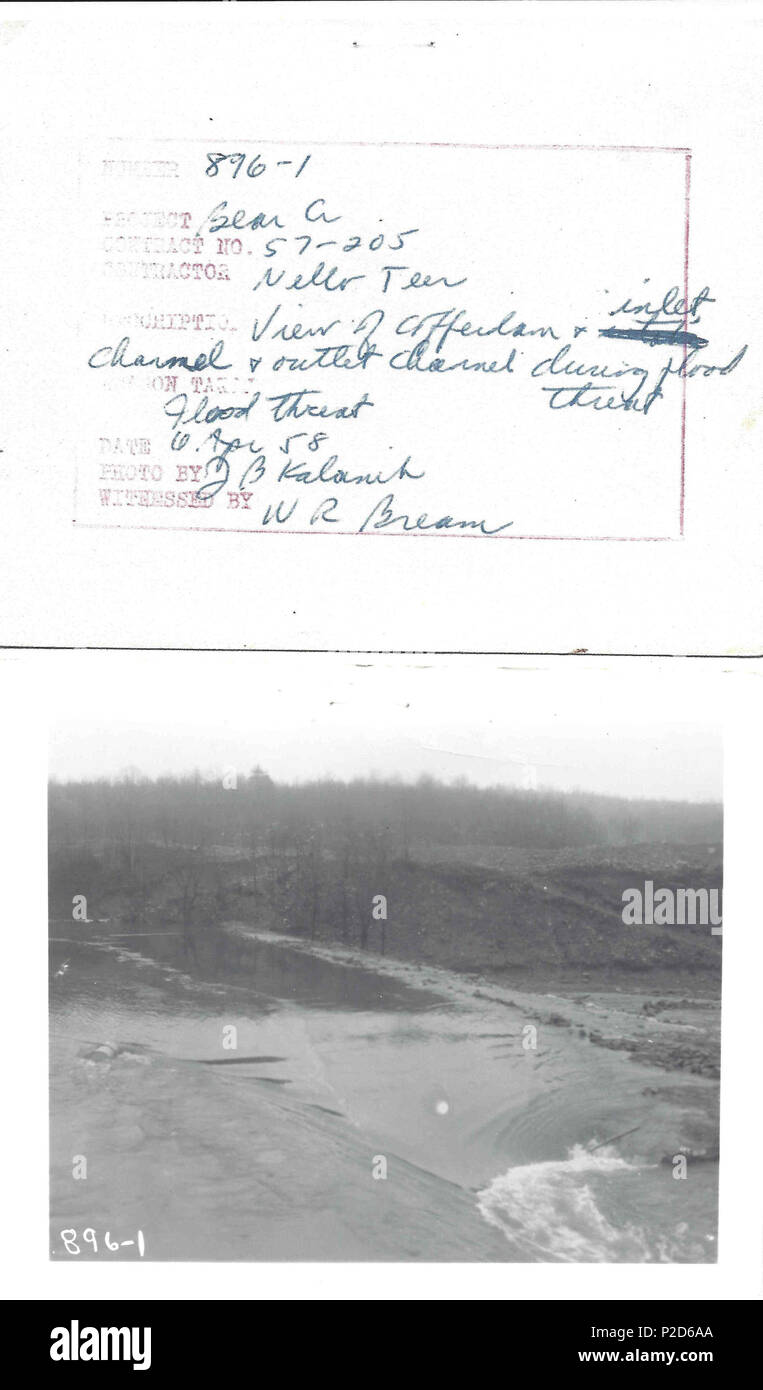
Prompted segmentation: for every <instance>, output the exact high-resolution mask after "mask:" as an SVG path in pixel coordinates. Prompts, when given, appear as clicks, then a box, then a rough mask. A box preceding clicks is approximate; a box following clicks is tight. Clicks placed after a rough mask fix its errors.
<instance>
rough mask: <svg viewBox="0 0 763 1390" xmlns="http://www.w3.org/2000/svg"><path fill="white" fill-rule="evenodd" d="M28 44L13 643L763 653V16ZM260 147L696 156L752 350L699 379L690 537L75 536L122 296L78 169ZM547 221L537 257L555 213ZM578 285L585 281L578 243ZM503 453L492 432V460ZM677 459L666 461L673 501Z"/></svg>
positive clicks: (36, 33)
mask: <svg viewBox="0 0 763 1390" xmlns="http://www.w3.org/2000/svg"><path fill="white" fill-rule="evenodd" d="M1 37H2V40H3V42H2V44H1V45H0V64H1V65H2V67H1V71H2V82H1V83H0V87H1V88H2V97H1V100H2V119H3V127H4V141H3V153H2V177H3V182H4V204H5V207H4V225H5V236H4V249H5V266H4V270H5V285H4V290H3V295H4V298H5V299H6V300H7V307H6V311H5V313H4V316H3V319H4V348H5V354H4V360H5V366H4V373H3V386H4V390H3V436H4V438H3V442H2V445H1V446H0V447H2V449H3V452H2V454H0V468H1V470H2V481H3V507H2V510H1V513H0V541H1V543H2V561H0V563H1V564H2V576H1V577H2V584H1V585H0V594H2V600H1V602H2V608H1V609H0V638H2V640H3V641H4V642H7V643H11V644H16V643H32V644H40V645H112V646H152V645H158V646H183V647H198V646H205V647H220V646H222V647H242V646H247V647H260V648H265V647H267V648H309V649H313V648H343V649H351V650H380V649H383V650H388V649H389V650H419V649H430V650H431V649H438V650H447V651H457V650H486V651H569V650H573V649H577V648H586V649H587V650H588V651H592V652H625V653H629V652H640V653H648V652H700V653H701V652H713V653H727V654H733V653H736V652H751V651H758V650H759V648H760V561H759V550H760V484H759V478H760V445H759V436H760V430H761V427H762V425H763V400H762V399H761V393H760V384H759V382H760V373H759V367H758V357H757V354H758V353H759V346H758V345H759V329H758V324H759V322H760V320H761V307H763V306H762V305H761V282H760V276H759V273H758V246H759V236H758V228H759V226H760V220H761V212H762V211H763V209H762V208H761V174H760V168H761V164H760V158H759V137H760V114H761V87H760V81H759V72H760V50H761V7H760V5H759V4H757V3H753V4H733V3H724V4H709V5H702V4H696V5H691V6H687V5H683V4H681V5H679V4H675V5H674V4H661V3H655V4H640V3H634V4H627V5H624V4H607V3H602V4H576V3H566V4H560V5H556V4H553V3H552V4H544V5H502V4H495V5H492V4H491V5H480V4H470V5H460V4H454V5H448V4H442V5H430V4H427V5H415V4H396V5H349V4H347V5H343V4H340V5H320V4H312V5H308V6H302V5H300V4H291V5H286V6H282V5H264V6H260V5H247V6H232V5H231V6H229V5H225V6H222V5H193V4H178V5H163V4H158V5H138V4H132V5H119V4H109V5H99V4H93V5H88V6H80V5H54V6H49V5H45V4H40V5H7V6H6V7H5V10H4V19H3V28H2V31H1ZM247 134H249V135H250V136H251V137H252V138H254V137H255V136H256V135H260V136H263V137H265V138H269V139H278V140H285V141H289V140H293V141H302V142H304V141H305V140H306V139H309V138H312V139H314V140H325V141H342V140H348V139H350V140H368V141H379V140H386V141H395V140H403V141H408V140H411V139H415V140H420V141H424V142H426V141H453V142H460V143H463V142H466V143H469V142H477V143H479V142H486V143H491V144H492V143H502V142H506V143H529V144H545V143H560V142H562V143H568V144H577V143H583V144H590V143H594V144H607V145H620V144H627V145H633V144H639V145H642V144H643V145H670V146H688V147H691V149H692V150H693V175H692V197H691V208H692V215H691V249H690V291H691V292H696V291H697V290H698V289H701V288H702V286H703V285H705V284H708V285H710V286H711V288H712V290H713V294H714V296H715V298H716V301H717V302H716V305H715V306H713V314H714V318H713V323H714V324H715V323H718V324H722V337H723V340H724V343H726V342H729V343H734V344H736V343H737V342H738V343H739V344H741V343H744V342H749V344H750V348H749V350H748V354H747V357H746V359H745V361H744V362H743V363H742V365H741V366H740V368H739V369H738V371H737V372H736V373H735V374H734V375H732V376H730V377H728V378H726V379H724V380H723V381H722V382H719V381H717V380H712V381H708V382H692V383H690V384H689V389H688V400H687V444H686V448H687V457H686V536H685V539H684V540H683V541H682V542H676V543H669V544H668V543H665V544H660V545H655V544H650V543H646V542H644V543H637V544H631V543H629V544H622V543H617V544H615V543H612V544H610V543H602V542H595V543H579V542H573V541H567V540H565V541H563V542H550V541H543V542H540V541H537V542H535V541H533V542H506V543H503V542H498V541H484V542H483V541H480V540H474V539H472V540H471V541H470V542H469V543H468V544H467V543H466V542H464V541H460V540H457V539H456V538H454V537H442V538H437V537H435V538H430V539H427V540H426V542H425V541H424V540H423V539H418V540H412V539H411V538H410V537H401V538H396V537H392V536H389V535H384V536H383V538H381V539H378V540H377V541H376V543H373V544H371V543H370V542H369V543H366V544H364V543H363V539H362V538H358V537H352V536H351V537H337V536H317V535H310V536H308V537H299V536H294V537H289V536H283V535H281V536H278V537H275V538H274V537H268V536H257V535H247V534H245V535H237V536H229V535H217V534H215V535H202V534H198V533H185V532H183V533H178V534H168V533H166V532H164V531H143V532H132V531H100V530H85V529H82V528H75V527H74V526H73V524H72V519H73V492H72V477H73V472H74V467H75V463H76V461H77V455H78V453H79V452H80V451H81V449H82V441H83V440H84V441H85V442H86V444H87V440H88V437H89V436H90V435H91V434H92V424H93V422H92V421H91V419H90V410H91V405H90V404H89V402H88V398H87V396H86V395H83V392H82V389H81V382H80V377H81V373H80V366H79V363H80V357H81V322H80V320H81V317H82V314H83V313H84V312H85V310H87V312H91V311H92V309H93V307H95V309H96V311H97V308H98V305H97V304H96V305H95V306H93V304H92V302H91V301H92V299H93V298H95V297H96V295H97V276H96V275H95V273H93V275H92V276H91V275H90V266H89V263H88V260H87V254H86V247H87V245H88V238H87V235H86V232H85V229H84V227H83V208H82V206H81V205H80V203H79V201H78V193H77V175H76V171H77V165H78V161H79V158H80V156H81V155H85V156H87V155H88V154H89V153H91V152H92V151H93V149H94V148H95V146H96V145H97V143H98V142H99V141H101V140H102V138H103V137H104V136H121V137H126V136H129V137H130V138H134V139H136V140H138V141H145V140H147V139H152V138H155V137H162V138H169V137H174V138H181V139H191V138H200V139H202V140H204V141H206V140H207V139H208V138H210V137H211V136H213V137H214V139H213V143H214V145H215V146H218V147H219V145H220V142H223V147H225V143H227V142H229V141H234V142H237V141H240V140H242V138H244V137H245V136H247ZM591 157H592V158H593V156H591ZM665 158H667V156H665ZM415 191H416V190H415V189H413V190H409V195H410V196H413V194H414V193H415ZM500 197H501V193H500V191H499V190H497V191H496V205H499V203H500ZM511 211H512V210H511V209H510V208H507V215H508V213H509V212H511ZM599 211H600V212H602V214H604V213H606V211H607V210H606V208H600V209H599ZM596 212H597V208H596V207H595V206H594V207H592V233H591V235H592V236H595V235H596V232H595V214H596ZM679 214H680V206H679V207H678V208H677V209H676V215H679ZM513 216H516V209H514V210H513ZM655 216H657V213H656V214H655ZM605 221H606V218H605ZM521 230H522V244H523V247H525V248H526V247H527V246H528V245H529V246H531V245H532V237H533V227H532V218H530V221H529V225H528V222H527V220H526V221H525V223H524V224H523V226H522V229H521ZM675 234H676V235H679V236H680V225H679V226H677V227H676V229H675ZM93 270H94V268H93ZM568 272H569V278H570V283H571V284H572V283H574V277H575V248H574V246H571V247H570V254H569V266H568ZM644 273H646V272H644V271H642V269H641V267H640V266H634V276H636V275H643V274H644ZM81 285H84V292H83V293H84V297H85V298H86V300H87V301H88V302H86V303H82V302H81V301H82V298H83V295H82V294H81V293H80V286H81ZM107 341H108V339H107ZM724 360H725V359H724ZM99 384H100V383H99ZM650 418H651V417H650ZM656 419H657V416H656V415H655V420H656ZM661 419H662V421H663V422H666V421H667V419H668V417H667V415H665V416H663V417H661ZM639 423H648V422H639ZM660 432H661V433H663V431H662V429H661V431H660ZM493 442H494V426H492V425H491V426H489V427H488V428H487V429H486V430H485V431H481V430H480V426H479V422H476V423H475V425H474V427H473V429H472V430H471V432H470V435H469V448H471V449H473V450H474V451H477V452H478V451H479V450H480V449H482V448H483V447H489V446H491V445H492V444H493ZM677 446H678V441H676V442H675V447H676V449H677ZM664 447H665V441H664V439H661V441H660V448H661V449H662V448H664ZM668 453H669V455H670V458H671V459H672V458H673V454H672V453H671V452H670V451H667V452H666V457H667V456H668ZM657 462H658V463H659V466H660V469H661V467H662V461H661V458H660V459H658V460H657ZM671 467H673V465H672V463H671ZM654 469H655V456H654V454H653V453H652V452H651V450H650V452H649V454H648V457H647V456H645V459H644V479H645V486H647V487H648V486H649V480H650V478H651V479H652V480H653V479H654ZM658 472H659V470H658ZM581 476H582V483H581V490H582V496H583V498H584V499H586V498H587V501H588V503H589V504H593V501H594V499H593V498H592V497H591V496H590V495H589V494H588V493H587V492H586V481H585V474H582V475H581ZM660 476H662V475H661V473H660ZM549 489H553V469H552V470H551V474H550V481H549ZM631 490H632V484H631ZM518 493H519V496H520V500H521V488H520V487H519V485H518ZM545 500H546V502H547V505H548V506H549V507H550V508H551V509H552V510H555V511H556V512H557V513H558V511H559V510H560V509H562V510H563V506H562V501H561V500H559V499H556V498H548V499H545ZM628 500H629V502H632V503H633V507H634V511H635V512H643V510H644V506H643V498H637V497H635V496H634V497H632V498H630V499H628ZM657 500H658V507H657V510H658V511H659V512H660V513H662V511H663V501H664V499H657ZM557 502H558V505H557ZM576 510H579V509H576ZM593 511H594V512H595V506H594V507H593ZM637 519H638V520H643V516H642V515H639V516H638V517H637ZM660 519H661V520H662V516H660ZM569 520H570V525H569V527H568V528H566V529H569V530H572V531H574V532H575V533H577V531H578V529H579V523H578V518H577V516H576V517H574V518H572V517H570V518H569ZM594 520H597V518H596V517H594ZM573 521H574V525H573V524H572V522H573ZM594 529H595V528H594ZM636 529H638V528H636Z"/></svg>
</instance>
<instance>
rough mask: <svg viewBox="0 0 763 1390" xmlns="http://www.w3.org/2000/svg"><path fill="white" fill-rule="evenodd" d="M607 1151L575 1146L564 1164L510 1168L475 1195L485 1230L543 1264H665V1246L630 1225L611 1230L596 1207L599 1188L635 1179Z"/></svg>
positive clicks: (610, 1150)
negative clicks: (521, 1245)
mask: <svg viewBox="0 0 763 1390" xmlns="http://www.w3.org/2000/svg"><path fill="white" fill-rule="evenodd" d="M638 1172H639V1168H638V1166H637V1165H635V1164H632V1163H628V1162H627V1161H626V1160H625V1159H624V1158H621V1157H620V1156H619V1154H617V1153H616V1152H615V1150H614V1149H613V1148H602V1149H599V1150H597V1151H596V1152H595V1153H591V1152H590V1151H589V1150H588V1149H585V1148H583V1147H582V1145H579V1144H576V1145H575V1147H574V1148H572V1149H570V1150H569V1152H568V1154H567V1157H566V1158H564V1159H556V1160H551V1161H548V1162H545V1163H528V1164H523V1165H522V1166H521V1167H517V1168H510V1169H509V1171H508V1172H507V1173H503V1174H501V1175H500V1176H499V1177H497V1178H494V1180H493V1181H492V1182H491V1183H490V1184H489V1185H488V1186H487V1187H485V1188H483V1189H482V1191H480V1192H478V1193H477V1206H478V1208H479V1211H480V1213H481V1215H482V1216H483V1217H484V1219H485V1220H486V1221H488V1222H489V1223H490V1225H491V1226H497V1227H498V1229H499V1230H500V1231H503V1233H504V1235H505V1236H506V1237H507V1239H509V1240H511V1241H512V1242H513V1243H517V1242H519V1243H522V1242H524V1243H525V1244H526V1245H527V1246H528V1247H529V1248H530V1249H531V1250H532V1252H533V1253H534V1254H536V1255H537V1254H542V1255H543V1257H544V1258H545V1259H551V1260H561V1261H570V1262H576V1263H589V1262H598V1261H601V1260H606V1261H610V1262H611V1261H633V1262H641V1261H645V1260H657V1261H662V1260H667V1259H670V1258H672V1256H671V1254H670V1253H669V1251H668V1249H667V1245H666V1242H664V1241H661V1240H658V1241H653V1240H650V1239H649V1238H648V1237H647V1235H646V1233H645V1232H644V1231H643V1229H642V1228H641V1227H639V1226H637V1225H635V1224H633V1223H628V1224H626V1225H624V1226H614V1225H613V1224H612V1222H611V1221H609V1219H608V1218H607V1217H606V1216H605V1214H604V1212H603V1211H602V1210H601V1209H600V1207H599V1205H598V1202H597V1192H596V1191H595V1188H596V1187H597V1186H600V1185H601V1183H602V1182H606V1181H607V1180H609V1179H612V1178H614V1179H615V1180H616V1179H617V1178H618V1177H626V1176H627V1175H628V1174H634V1175H635V1174H638Z"/></svg>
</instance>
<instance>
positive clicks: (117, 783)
mask: <svg viewBox="0 0 763 1390" xmlns="http://www.w3.org/2000/svg"><path fill="white" fill-rule="evenodd" d="M115 663H118V664H115ZM624 689H625V696H624V693H623V692H624ZM722 891H723V812H722V748H721V738H720V730H719V728H718V726H717V724H716V723H714V722H713V721H712V719H710V718H707V719H704V720H703V718H702V716H700V717H699V718H698V717H697V716H696V715H692V713H691V712H690V713H689V714H688V715H685V714H682V713H681V711H680V709H679V708H678V705H677V702H676V700H675V699H673V701H672V703H671V700H670V699H666V692H665V687H664V685H663V686H660V684H659V682H657V681H654V680H653V681H651V682H647V683H646V687H645V686H644V685H643V684H641V683H639V685H638V689H637V690H636V691H635V692H633V694H632V698H630V700H629V699H628V698H627V685H625V683H624V682H622V681H621V682H618V683H617V684H616V685H615V684H613V682H612V680H611V679H609V678H608V677H607V675H606V673H603V672H601V673H600V672H596V671H592V672H590V673H589V674H588V675H587V677H586V678H585V679H583V680H580V681H575V680H574V679H573V675H572V673H570V674H569V676H568V678H567V679H566V680H565V682H564V683H560V682H559V681H558V679H557V670H556V669H554V668H551V669H548V670H545V671H544V670H533V669H532V668H531V667H527V668H525V669H523V668H522V667H521V665H520V664H519V663H517V664H516V666H515V668H514V669H512V668H511V667H510V666H508V665H507V664H506V663H504V664H503V665H502V666H501V667H499V666H498V665H496V663H494V662H490V661H487V660H485V661H482V662H479V661H475V662H472V663H463V662H461V663H459V662H457V661H456V662H451V663H444V662H440V663H437V662H432V661H428V662H427V661H421V662H419V663H418V664H417V663H415V662H413V661H411V660H409V661H407V662H404V663H398V664H395V663H393V662H392V661H390V660H388V661H385V660H384V659H379V660H377V661H373V660H370V659H368V660H361V659H360V658H358V659H356V660H355V661H352V660H351V659H349V658H348V659H340V658H336V659H333V660H327V659H323V660H321V659H320V658H303V657H300V656H296V655H295V656H291V657H289V658H280V659H278V658H272V657H271V658H267V657H260V656H254V655H237V656H234V657H231V656H225V655H219V654H206V655H190V656H184V655H176V656H174V657H170V656H162V655H161V654H154V655H153V656H152V657H150V658H149V657H147V656H145V655H142V656H140V657H134V656H132V657H131V656H127V655H125V656H123V657H121V658H109V659H108V660H107V659H104V661H103V662H102V663H101V665H100V666H99V667H97V668H95V671H93V670H92V669H91V671H90V676H89V679H88V681H87V686H86V689H84V690H81V691H80V692H79V693H78V694H77V695H76V697H69V699H68V704H67V709H66V710H62V712H61V716H60V717H59V719H58V720H57V721H56V722H54V727H53V729H52V733H51V747H50V785H49V916H50V922H49V937H50V1065H51V1075H50V1088H51V1089H50V1095H51V1233H50V1239H51V1257H52V1258H53V1260H55V1261H64V1262H66V1261H68V1262H72V1261H74V1260H76V1261H78V1262H81V1261H86V1260H99V1261H106V1262H114V1261H117V1260H145V1261H150V1260H173V1261H193V1260H221V1261H233V1260H238V1261H311V1260H312V1261H395V1262H409V1261H422V1262H433V1261H444V1262H454V1261H458V1262H482V1261H494V1262H496V1261H497V1262H501V1261H503V1262H514V1263H516V1262H520V1263H544V1262H548V1263H572V1264H577V1263H579V1264H589V1263H625V1264H634V1263H649V1262H654V1263H663V1264H664V1263H694V1264H697V1263H709V1262H713V1261H715V1259H716V1255H717V1207H718V1171H719V1119H718V1114H719V1076H720V1025H721V1014H720V986H721V949H722V931H723V927H722Z"/></svg>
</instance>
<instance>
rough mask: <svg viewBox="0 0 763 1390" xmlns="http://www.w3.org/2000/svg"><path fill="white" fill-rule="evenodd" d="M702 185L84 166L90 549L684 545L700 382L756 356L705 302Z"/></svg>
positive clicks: (462, 170)
mask: <svg viewBox="0 0 763 1390" xmlns="http://www.w3.org/2000/svg"><path fill="white" fill-rule="evenodd" d="M689 176H690V159H689V156H688V154H687V152H685V151H683V150H680V149H664V148H643V149H642V148H611V147H601V148H600V147H595V146H591V147H574V146H569V147H568V146H539V147H528V146H485V147H481V146H478V147H475V146H459V145H436V144H416V143H411V144H399V143H395V144H369V143H356V144H351V143H350V144H329V143H316V144H310V143H309V142H306V143H303V144H299V145H291V144H281V143H275V142H270V141H268V140H264V139H262V138H261V137H258V136H251V137H250V138H247V139H241V140H240V141H238V142H234V143H230V142H227V143H222V142H221V143H219V144H217V143H215V142H210V143H209V144H208V145H207V144H204V143H203V142H200V141H198V140H188V141H182V140H180V141H174V140H172V141H152V142H141V143H140V144H139V145H137V144H134V143H133V142H130V141H124V140H118V141H112V142H110V143H108V145H106V146H103V147H102V148H99V149H96V150H94V151H93V152H92V153H91V154H90V155H87V156H85V155H83V158H82V161H81V166H80V193H79V196H80V199H81V201H82V204H83V206H84V207H86V209H87V217H86V222H87V227H88V231H89V237H90V247H91V250H90V255H89V258H88V265H89V284H88V292H87V296H86V302H85V305H84V308H83V316H82V329H81V342H82V358H81V372H82V374H83V376H85V375H86V376H87V377H88V380H87V381H86V383H85V388H86V389H87V391H88V399H89V401H90V411H89V418H88V421H87V427H86V429H85V431H84V432H83V433H82V435H81V437H80V440H79V445H78V459H77V477H76V503H75V520H76V522H77V524H79V525H90V526H99V527H103V526H106V527H143V528H146V527H148V528H157V527H161V528H167V527H172V528H176V527H180V528H194V529H199V530H201V529H204V530H212V531H221V530H224V531H228V530H231V531H252V532H263V533H270V534H277V533H279V532H284V531H289V532H295V533H302V534H311V533H346V534H347V533H349V534H361V535H364V536H377V537H378V536H393V535H396V536H401V535H412V536H419V537H421V536H427V537H439V538H446V537H451V538H452V537H459V538H463V537H470V538H472V539H481V540H488V539H490V540H521V539H530V538H555V537H559V538H568V537H569V538H578V539H588V540H596V539H604V538H608V539H622V540H631V539H655V540H663V539H665V540H669V539H674V538H677V537H679V536H680V535H681V534H682V531H683V509H684V489H685V476H684V474H685V459H684V440H685V414H686V383H687V380H690V379H691V378H692V377H702V378H703V379H705V378H707V379H708V380H707V389H708V391H709V392H711V393H712V392H718V391H722V390H723V388H724V382H725V380H726V379H727V378H728V377H729V376H730V375H731V374H732V373H733V372H734V371H735V370H736V368H737V366H738V365H739V363H740V362H741V361H742V359H743V357H744V354H745V350H746V349H745V344H744V343H740V342H737V341H735V340H732V339H727V338H725V337H724V333H723V327H722V313H720V312H719V309H718V306H717V304H716V298H715V296H714V293H713V288H712V286H709V285H705V286H703V285H699V286H695V285H694V282H693V281H692V288H691V292H690V291H689V273H688V250H689V232H690V185H689ZM475 441H476V443H475Z"/></svg>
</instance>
